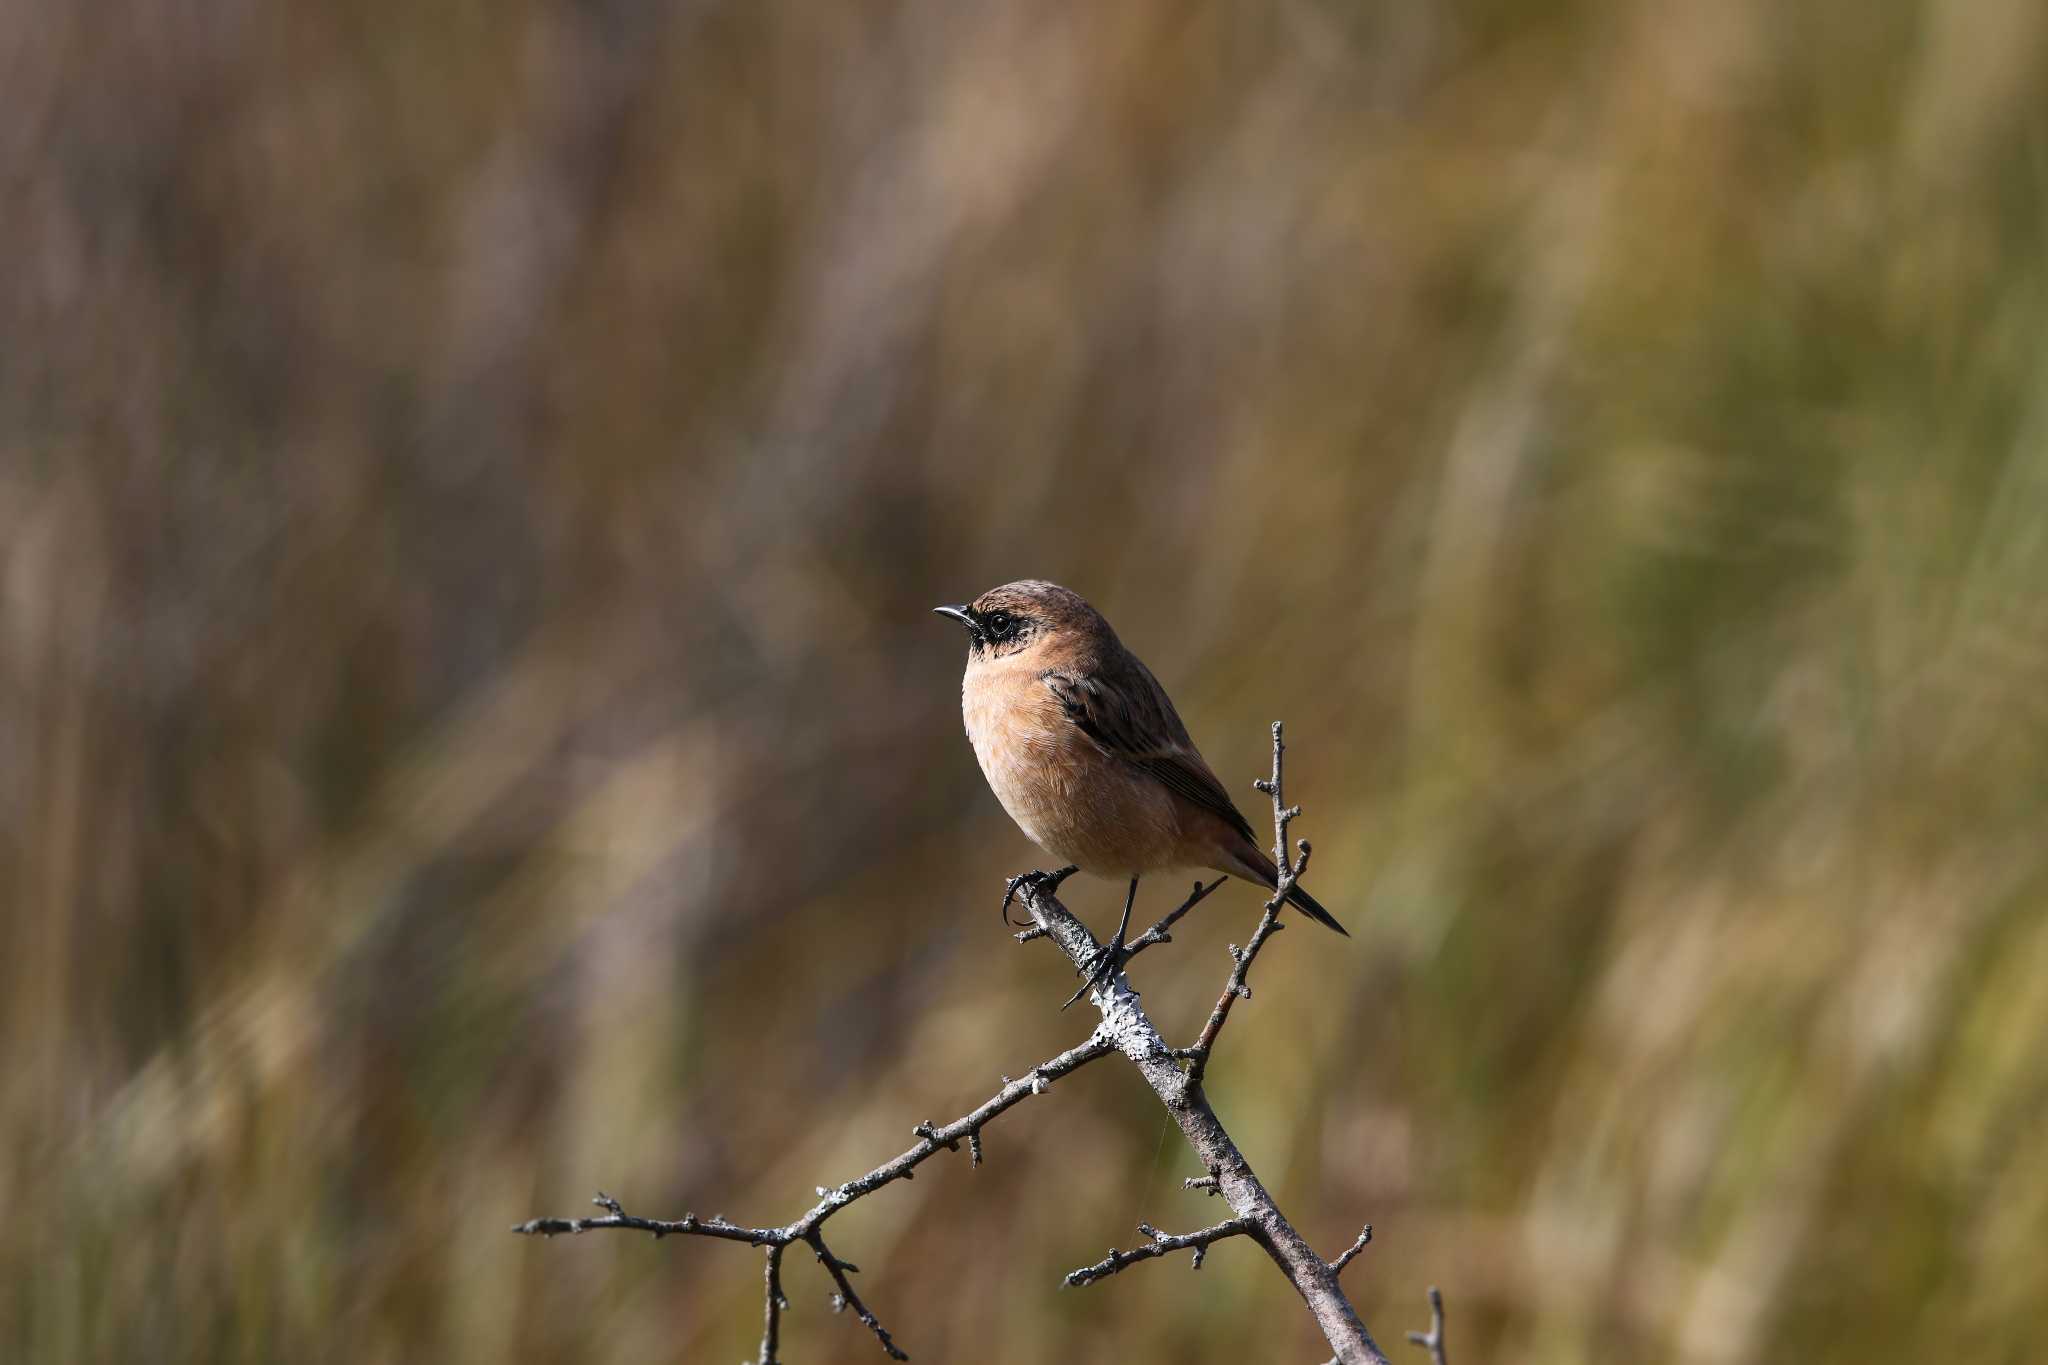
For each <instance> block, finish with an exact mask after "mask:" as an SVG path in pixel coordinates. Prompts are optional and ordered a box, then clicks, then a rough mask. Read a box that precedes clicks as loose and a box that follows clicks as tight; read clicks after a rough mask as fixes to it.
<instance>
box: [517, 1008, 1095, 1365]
mask: <svg viewBox="0 0 2048 1365" xmlns="http://www.w3.org/2000/svg"><path fill="white" fill-rule="evenodd" d="M1115 1050H1116V1046H1115V1044H1114V1043H1113V1042H1112V1041H1110V1040H1109V1039H1108V1038H1107V1037H1105V1036H1104V1032H1103V1030H1102V1029H1100V1028H1098V1029H1097V1030H1096V1032H1095V1033H1094V1035H1093V1036H1091V1037H1089V1038H1088V1039H1087V1040H1086V1041H1085V1042H1083V1043H1081V1044H1079V1045H1078V1046H1076V1047H1071V1048H1068V1049H1067V1050H1066V1051H1065V1052H1062V1053H1061V1054H1060V1055H1059V1056H1057V1057H1054V1058H1052V1059H1051V1060H1049V1061H1046V1062H1042V1063H1040V1064H1039V1065H1037V1066H1035V1067H1033V1068H1031V1070H1030V1071H1029V1072H1028V1073H1027V1074H1026V1075H1024V1076H1022V1077H1020V1078H1019V1079H1017V1080H1014V1081H1013V1080H1011V1079H1009V1078H1008V1077H1004V1078H1003V1088H1002V1089H1000V1090H998V1091H997V1092H996V1093H995V1094H994V1095H992V1096H990V1097H989V1099H988V1100H986V1101H985V1102H984V1103H982V1104H981V1105H980V1106H979V1107H978V1108H976V1109H974V1110H973V1111H972V1112H970V1113H967V1114H963V1115H962V1116H961V1117H959V1118H957V1119H955V1120H953V1121H952V1122H951V1123H948V1124H946V1125H944V1126H943V1127H941V1126H937V1125H934V1124H932V1123H929V1122H926V1123H920V1124H918V1125H917V1127H916V1128H915V1129H914V1130H913V1131H914V1132H915V1133H916V1134H917V1139H918V1140H917V1143H916V1145H915V1146H913V1147H911V1148H909V1149H908V1150H907V1151H905V1152H903V1153H902V1154H901V1155H899V1156H897V1157H896V1159H895V1160H893V1161H886V1162H884V1163H882V1164H881V1165H880V1166H877V1167H875V1169H873V1170H872V1171H869V1172H868V1173H867V1174H866V1175H862V1176H856V1177H855V1178H854V1179H852V1180H849V1181H847V1182H846V1183H845V1184H844V1185H840V1186H838V1187H836V1188H833V1189H826V1188H824V1187H823V1186H820V1187H819V1189H818V1202H817V1203H816V1204H814V1205H812V1206H811V1208H810V1211H809V1212H807V1213H805V1214H804V1215H803V1216H802V1217H801V1218H798V1219H797V1220H796V1221H795V1222H793V1223H787V1224H784V1225H783V1226H781V1227H746V1226H743V1225H741V1224H738V1223H733V1222H730V1221H728V1220H727V1219H726V1218H725V1217H723V1216H722V1215H719V1216H714V1217H711V1218H699V1217H698V1216H697V1215H696V1214H694V1213H686V1214H684V1215H683V1216H682V1217H681V1218H677V1219H673V1220H662V1219H655V1218H640V1217H636V1216H634V1215H633V1214H629V1213H627V1212H626V1211H625V1209H624V1208H622V1207H620V1205H619V1201H618V1200H616V1199H614V1198H612V1197H611V1196H610V1195H608V1194H605V1193H603V1192H601V1191H600V1192H599V1194H598V1196H597V1197H596V1198H595V1199H593V1200H592V1201H591V1202H592V1203H594V1204H596V1205H597V1206H598V1207H599V1208H602V1209H604V1210H605V1214H604V1216H603V1217H601V1218H534V1219H530V1220H528V1221H527V1222H524V1223H521V1224H519V1225H518V1226H517V1227H515V1228H513V1229H512V1231H514V1232H516V1233H520V1234H522V1235H524V1236H528V1237H534V1236H539V1237H552V1236H555V1235H556V1234H558V1233H584V1232H607V1231H615V1230H626V1231H633V1232H646V1233H651V1234H652V1235H653V1236H654V1237H656V1238H662V1237H674V1236H694V1237H716V1238H721V1239H723V1240H725V1241H728V1242H746V1243H749V1244H750V1245H753V1246H765V1247H767V1248H768V1255H769V1262H768V1267H767V1269H766V1271H765V1272H764V1279H765V1288H764V1298H765V1299H766V1304H765V1306H764V1307H763V1310H762V1318H763V1324H764V1325H763V1328H762V1333H761V1359H760V1361H759V1362H758V1365H778V1362H777V1355H776V1352H777V1349H778V1345H777V1343H778V1339H779V1336H780V1327H781V1321H780V1315H781V1311H782V1309H784V1308H786V1307H788V1306H789V1301H788V1299H787V1298H786V1297H785V1296H784V1295H783V1293H782V1260H781V1253H782V1251H783V1249H784V1248H785V1247H787V1246H789V1245H790V1244H791V1243H792V1242H805V1243H808V1244H809V1245H810V1246H811V1249H812V1250H813V1251H815V1252H817V1254H818V1260H819V1262H820V1263H821V1264H823V1265H824V1266H825V1269H826V1271H827V1272H828V1273H829V1274H831V1276H832V1278H833V1282H834V1283H835V1284H837V1285H838V1287H839V1297H840V1299H841V1300H842V1301H843V1303H844V1305H845V1306H847V1307H850V1308H852V1309H853V1310H854V1312H855V1313H856V1314H857V1315H858V1316H859V1318H860V1320H861V1322H862V1323H863V1324H865V1325H866V1326H867V1327H868V1329H869V1330H870V1331H872V1332H874V1333H875V1335H876V1337H877V1338H878V1339H880V1341H881V1342H882V1345H883V1348H884V1349H885V1350H887V1351H889V1352H890V1353H891V1354H892V1355H893V1356H895V1358H896V1359H899V1360H904V1359H908V1357H907V1356H904V1355H902V1354H901V1352H900V1348H899V1347H897V1346H896V1344H895V1342H894V1341H893V1340H892V1339H891V1338H890V1336H889V1333H888V1332H887V1331H886V1330H885V1329H884V1328H883V1327H882V1325H881V1323H880V1322H878V1321H877V1320H876V1318H875V1315H874V1314H873V1313H872V1312H870V1311H869V1310H868V1308H867V1305H865V1304H864V1303H862V1302H861V1299H860V1296H859V1295H858V1294H856V1293H854V1292H853V1287H852V1285H850V1284H848V1283H847V1282H846V1272H848V1271H850V1270H852V1269H853V1267H852V1266H851V1265H849V1264H848V1263H847V1262H845V1261H842V1260H840V1259H839V1258H838V1257H837V1256H834V1255H833V1254H832V1253H831V1252H830V1251H828V1250H827V1249H826V1248H825V1244H824V1240H823V1238H822V1237H821V1236H820V1235H819V1229H820V1228H822V1227H823V1226H824V1224H825V1221H826V1220H827V1219H829V1218H830V1217H831V1216H832V1215H833V1214H835V1213H837V1212H838V1211H839V1210H841V1209H843V1208H845V1207H846V1206H847V1205H848V1204H851V1203H853V1202H854V1201H855V1200H857V1199H862V1198H865V1197H866V1196H868V1195H870V1194H873V1193H874V1192H875V1191H876V1190H879V1189H881V1188H882V1187H883V1186H884V1185H888V1184H890V1183H892V1182H894V1181H897V1180H909V1179H911V1178H912V1175H913V1173H914V1172H915V1171H916V1169H917V1168H918V1166H920V1165H922V1164H923V1163H924V1162H925V1161H926V1160H927V1159H928V1158H930V1157H931V1156H932V1154H933V1153H935V1152H938V1151H940V1150H946V1151H958V1150H959V1149H960V1143H961V1141H962V1140H965V1141H966V1142H967V1144H968V1151H969V1154H970V1160H973V1161H975V1162H977V1163H978V1162H979V1160H980V1152H981V1144H980V1138H981V1130H982V1128H983V1127H984V1126H986V1125H987V1124H988V1123H989V1121H990V1120H992V1119H994V1118H995V1117H996V1116H997V1115H998V1114H1001V1113H1002V1112H1003V1111H1004V1110H1006V1109H1009V1108H1010V1107H1011V1106H1013V1105H1016V1104H1020V1103H1022V1102H1023V1101H1024V1100H1026V1099H1028V1098H1030V1097H1031V1096H1033V1095H1037V1094H1041V1093H1043V1092H1044V1090H1045V1088H1046V1087H1047V1086H1048V1085H1050V1084H1052V1083H1053V1082H1054V1081H1056V1080H1058V1079H1059V1078H1060V1077H1062V1076H1065V1075H1067V1074H1068V1073H1070V1072H1073V1071H1076V1070H1078V1069H1080V1068H1081V1067H1083V1066H1086V1065H1087V1064H1088V1063H1090V1062H1092V1061H1094V1060H1095V1059H1097V1058H1098V1057H1106V1056H1108V1055H1109V1054H1110V1053H1111V1052H1114V1051H1115Z"/></svg>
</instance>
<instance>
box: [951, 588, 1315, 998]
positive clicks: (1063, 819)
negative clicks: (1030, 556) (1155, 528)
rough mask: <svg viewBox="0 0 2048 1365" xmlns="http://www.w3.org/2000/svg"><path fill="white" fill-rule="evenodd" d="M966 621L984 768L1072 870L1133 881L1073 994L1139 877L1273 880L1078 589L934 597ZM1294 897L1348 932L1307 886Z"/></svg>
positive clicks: (1114, 962) (1146, 682)
mask: <svg viewBox="0 0 2048 1365" xmlns="http://www.w3.org/2000/svg"><path fill="white" fill-rule="evenodd" d="M932 610H933V611H934V612H936V613H937V614H939V615H941V616H948V617H951V618H952V619H953V620H955V621H957V622H959V623H960V624H961V625H962V626H964V627H966V629H967V633H968V645H967V666H966V671H965V673H964V674H963V676H962V678H961V683H960V712H961V718H962V719H963V720H964V721H965V722H966V727H967V738H968V741H969V742H970V743H971V744H972V745H973V746H974V756H975V758H976V759H977V760H979V762H980V764H981V771H982V776H984V777H986V778H987V779H988V785H989V787H990V789H991V790H993V791H994V792H995V796H996V800H998V801H1000V802H1001V803H1002V806H1003V809H1004V810H1005V811H1007V812H1008V813H1009V816H1010V818H1011V819H1012V820H1014V821H1016V822H1017V826H1018V828H1019V829H1021V830H1023V831H1024V834H1025V835H1026V836H1027V837H1028V838H1029V839H1030V840H1031V841H1032V842H1033V843H1035V844H1037V845H1038V846H1039V847H1040V848H1042V849H1044V850H1045V851H1046V852H1047V853H1049V854H1051V855H1052V856H1053V857H1054V858H1057V859H1058V860H1060V861H1061V862H1062V863H1066V864H1069V866H1067V867H1065V868H1063V869H1062V870H1061V871H1059V872H1056V873H1052V874H1049V876H1050V878H1052V879H1055V884H1056V882H1057V879H1061V878H1064V877H1065V876H1067V875H1069V874H1071V873H1072V872H1074V871H1075V870H1077V869H1078V870H1080V871H1084V872H1090V873H1093V874H1095V875H1097V876H1103V877H1109V878H1112V879H1121V878H1125V877H1128V878H1129V879H1130V885H1129V888H1128V889H1127V890H1126V892H1125V894H1124V909H1123V917H1122V918H1121V919H1120V920H1119V921H1118V923H1117V929H1116V934H1115V935H1114V937H1113V938H1112V939H1111V940H1110V942H1109V944H1108V945H1106V946H1105V948H1104V950H1103V951H1102V952H1101V954H1100V955H1099V956H1098V957H1097V958H1096V959H1095V960H1094V961H1093V962H1092V963H1090V964H1088V973H1087V975H1088V980H1087V982H1086V984H1084V985H1083V986H1082V987H1081V990H1079V991H1077V992H1075V994H1074V997H1073V999H1072V1000H1069V1001H1068V1002H1067V1003H1068V1004H1072V1003H1073V1000H1078V999H1079V998H1080V997H1081V995H1082V994H1084V993H1086V992H1087V991H1088V990H1090V989H1092V988H1093V987H1095V986H1096V985H1099V984H1102V983H1104V982H1106V981H1108V980H1109V979H1111V978H1112V977H1113V976H1114V975H1115V973H1116V971H1117V969H1118V968H1119V967H1120V966H1121V964H1122V961H1123V958H1124V956H1125V953H1124V935H1125V934H1126V933H1127V932H1128V931H1129V929H1130V926H1131V906H1132V904H1133V902H1135V901H1136V899H1137V895H1138V882H1139V880H1140V879H1141V878H1142V877H1144V876H1145V874H1147V873H1150V872H1163V871H1166V870H1169V869H1173V868H1191V867H1199V868H1206V869H1208V870H1210V871H1214V872H1221V873H1224V874H1226V875H1228V876H1232V877H1239V878H1242V879H1244V880H1245V881H1249V882H1254V883H1257V884H1258V885H1260V886H1264V887H1266V888H1268V889H1272V888H1274V887H1276V886H1277V885H1278V878H1279V873H1278V870H1277V869H1276V868H1275V867H1274V866H1273V860H1272V858H1271V857H1269V856H1268V855H1267V853H1266V851H1265V850H1264V849H1262V848H1260V847H1259V841H1258V839H1257V838H1256V837H1255V836H1254V835H1253V834H1252V827H1251V823H1250V822H1249V821H1247V820H1246V819H1245V818H1244V815H1243V813H1242V812H1240V811H1239V810H1238V808H1237V806H1236V805H1235V804H1234V803H1233V802H1232V801H1231V799H1230V794H1229V792H1227V791H1226V790H1224V787H1223V784H1222V783H1221V782H1220V781H1218V780H1217V778H1216V774H1215V773H1214V772H1213V771H1211V770H1210V767H1209V765H1208V764H1207V763H1206V762H1204V761H1203V759H1202V755H1201V752H1200V751H1199V750H1198V749H1196V748H1195V743H1194V740H1192V739H1191V738H1189V736H1188V730H1187V726H1186V725H1184V724H1182V723H1181V718H1180V713H1179V712H1177V711H1175V710H1174V709H1173V701H1172V699H1171V698H1169V697H1168V696H1167V695H1166V689H1165V688H1164V687H1161V686H1160V685H1159V679H1157V678H1155V677H1154V676H1153V675H1152V670H1151V669H1149V668H1147V667H1145V665H1144V663H1143V662H1142V661H1141V660H1140V659H1139V658H1138V656H1137V655H1135V654H1133V653H1131V651H1130V650H1128V649H1126V648H1125V647H1124V643H1123V641H1122V640H1120V639H1118V638H1117V633H1116V631H1115V630H1113V629H1112V628H1111V627H1110V624H1109V622H1108V620H1107V619H1105V618H1104V616H1103V615H1102V613H1101V612H1099V611H1097V610H1096V609H1095V608H1094V607H1092V606H1090V605H1089V604H1088V603H1087V601H1086V600H1085V599H1083V598H1082V597H1081V595H1080V594H1079V593H1076V592H1073V591H1071V590H1070V589H1067V588H1063V587H1061V586H1059V585H1058V584H1057V583H1048V582H1045V581H1044V580H1042V579H1023V580H1020V581H1018V582H1015V583H1005V584H1003V585H1002V586H1001V587H998V588H990V589H989V590H988V591H987V592H985V593H983V594H982V595H981V596H979V597H977V598H975V599H974V600H973V601H972V602H967V603H962V604H960V605H957V606H945V607H934V608H932ZM1286 903H1287V904H1289V905H1292V906H1294V907H1295V908H1296V909H1298V910H1300V911H1301V912H1302V913H1303V914H1305V915H1307V916H1308V917H1309V918H1310V919H1312V920H1314V921H1315V922H1316V923H1318V924H1321V925H1324V926H1325V927H1327V928H1330V929H1334V930H1336V931H1337V932H1338V933H1340V934H1345V935H1346V936H1347V937H1348V931H1347V930H1346V929H1345V928H1344V926H1343V925H1342V924H1339V923H1338V922H1337V918H1336V916H1334V915H1332V914H1331V913H1330V912H1329V911H1328V910H1325V909H1324V908H1323V907H1322V905H1321V904H1320V903H1318V902H1317V900H1316V899H1315V897H1313V896H1311V895H1309V893H1308V892H1307V891H1305V890H1303V889H1302V888H1301V887H1300V886H1299V885H1294V886H1290V887H1289V888H1288V890H1287V902H1286Z"/></svg>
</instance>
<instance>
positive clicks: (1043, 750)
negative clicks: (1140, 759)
mask: <svg viewBox="0 0 2048 1365" xmlns="http://www.w3.org/2000/svg"><path fill="white" fill-rule="evenodd" d="M1048 701H1050V698H1048ZM1053 704H1054V705H1056V704H1057V703H1053ZM963 709H964V714H965V718H966V721H967V735H968V738H969V739H970V740H971V741H972V742H973V744H974V756H975V757H976V758H977V759H979V760H980V762H981V771H982V774H983V776H985V777H986V778H987V779H988V785H989V788H990V789H991V790H992V791H994V792H995V794H996V799H997V800H998V801H1000V802H1002V804H1003V809H1004V810H1006V811H1008V812H1009V813H1010V818H1011V819H1012V820H1015V821H1016V822H1017V826H1018V828H1020V829H1022V830H1023V831H1024V833H1025V834H1026V835H1027V836H1028V837H1029V838H1030V839H1031V841H1032V842H1033V843H1035V844H1037V845H1038V846H1039V847H1040V848H1042V849H1044V850H1045V851H1046V852H1047V853H1050V854H1051V855H1052V856H1053V857H1054V858H1056V859H1058V860H1060V861H1061V862H1064V863H1073V864H1075V865H1077V866H1078V867H1080V868H1081V869H1082V870H1083V871H1086V872H1094V873H1099V874H1101V875H1103V876H1107V877H1132V876H1137V875H1139V874H1141V873H1145V872H1153V871H1158V870H1161V869H1164V868H1170V867H1180V866H1185V865H1186V864H1187V862H1188V859H1187V858H1186V857H1185V856H1184V855H1183V848H1184V846H1185V839H1184V833H1183V831H1182V829H1181V826H1180V820H1179V818H1178V815H1177V813H1176V811H1175V808H1174V802H1173V798H1172V796H1171V795H1170V794H1169V793H1168V792H1167V790H1166V789H1165V788H1164V787H1162V786H1160V785H1159V784H1157V783H1156V782H1153V781H1150V780H1147V779H1145V778H1144V777H1143V776H1141V775H1140V774H1137V773H1135V772H1133V771H1132V770H1131V769H1130V767H1129V766H1128V765H1127V764H1124V763H1122V762H1120V761H1119V760H1117V759H1114V758H1111V757H1110V756H1109V755H1107V754H1104V753H1103V752H1102V751H1101V750H1100V749H1098V748H1096V747H1095V746H1094V744H1092V743H1091V742H1090V741H1089V740H1088V739H1087V738H1086V737H1085V736H1084V735H1082V734H1081V733H1080V732H1079V731H1077V730H1075V729H1073V727H1072V726H1071V725H1069V724H1067V723H1066V722H1065V719H1064V717H1061V718H1060V720H1059V721H1058V723H1034V720H1035V718H1032V717H1028V716H1023V717H1020V716H1018V715H1017V714H1015V713H1014V712H1008V711H1002V710H999V709H998V708H995V707H987V708H984V707H979V706H976V705H974V704H973V702H972V701H970V702H969V704H968V705H967V706H966V707H965V708H963ZM1046 719H1047V721H1048V722H1049V721H1050V720H1051V718H1050V717H1047V718H1046Z"/></svg>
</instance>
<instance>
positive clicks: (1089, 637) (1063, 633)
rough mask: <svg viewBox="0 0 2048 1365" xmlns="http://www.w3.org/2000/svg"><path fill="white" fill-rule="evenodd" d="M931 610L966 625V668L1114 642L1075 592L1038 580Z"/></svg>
mask: <svg viewBox="0 0 2048 1365" xmlns="http://www.w3.org/2000/svg"><path fill="white" fill-rule="evenodd" d="M932 610H933V611H935V612H937V613H938V614H939V615H941V616H950V617H952V618H953V619H954V620H956V621H958V622H959V623H960V624H961V625H963V626H965V627H966V628H967V635H968V646H967V662H968V665H969V666H970V667H972V666H973V665H974V664H976V663H982V662H988V661H991V660H995V659H1003V658H1009V657H1012V656H1029V657H1032V658H1038V657H1045V658H1046V659H1047V662H1048V664H1050V663H1052V662H1053V661H1054V658H1055V657H1058V658H1064V657H1065V656H1066V655H1067V654H1069V653H1070V652H1073V651H1084V652H1093V651H1095V650H1097V649H1099V648H1100V647H1101V646H1102V645H1103V644H1104V643H1109V644H1114V643H1115V642H1116V633H1115V632H1114V631H1112V630H1111V629H1110V628H1109V622H1107V621H1105V620H1103V619H1102V613H1101V612H1099V611H1097V610H1095V608H1093V607H1091V606H1089V605H1088V603H1087V602H1086V601H1085V600H1084V599H1083V598H1082V597H1081V595H1080V594H1079V593H1077V592H1070V591H1068V590H1067V589H1065V588H1063V587H1061V586H1060V585H1059V584H1057V583H1047V582H1045V581H1043V580H1042V579H1036V578H1027V579H1023V580H1021V581H1019V582H1016V583H1005V584H1003V586H1001V587H1000V588H990V589H989V590H988V591H987V592H985V593H983V594H982V595H981V596H979V597H977V598H975V599H974V600H973V601H972V602H969V603H967V604H966V605H964V606H958V607H933V608H932Z"/></svg>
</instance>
